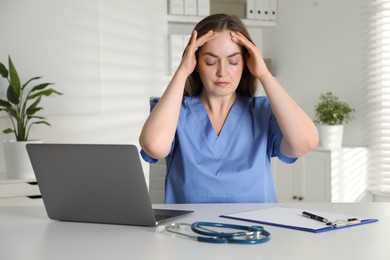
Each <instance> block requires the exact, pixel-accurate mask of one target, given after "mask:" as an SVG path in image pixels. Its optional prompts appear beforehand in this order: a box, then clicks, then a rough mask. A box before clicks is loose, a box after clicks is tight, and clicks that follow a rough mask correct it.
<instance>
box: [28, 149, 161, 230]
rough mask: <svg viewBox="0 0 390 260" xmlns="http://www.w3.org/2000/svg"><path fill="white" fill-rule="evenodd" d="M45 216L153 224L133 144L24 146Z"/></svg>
mask: <svg viewBox="0 0 390 260" xmlns="http://www.w3.org/2000/svg"><path fill="white" fill-rule="evenodd" d="M27 151H28V154H29V156H30V160H31V163H32V166H33V169H34V172H35V175H36V178H37V182H38V185H39V188H40V191H41V194H42V198H43V201H44V204H45V208H46V211H47V214H48V216H49V218H51V219H57V220H65V221H78V222H94V223H110V224H128V225H142V226H152V225H155V224H156V219H155V217H154V214H153V209H152V205H151V202H150V198H149V194H148V190H147V186H146V182H145V177H144V174H143V170H142V166H141V162H140V158H139V152H138V149H137V147H136V146H134V145H106V144H28V145H27Z"/></svg>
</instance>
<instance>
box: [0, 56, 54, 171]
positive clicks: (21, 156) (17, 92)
mask: <svg viewBox="0 0 390 260" xmlns="http://www.w3.org/2000/svg"><path fill="white" fill-rule="evenodd" d="M0 75H1V77H3V78H5V79H6V80H7V81H8V84H9V85H8V88H7V92H6V99H0V112H1V111H4V112H5V113H6V114H7V115H8V117H9V118H10V120H11V124H12V127H10V128H6V129H4V130H3V133H4V134H13V135H14V137H15V140H11V141H5V142H4V143H3V147H4V156H5V162H6V168H7V175H8V177H9V178H31V177H33V176H34V175H33V173H32V169H31V164H30V161H29V158H28V155H27V151H26V148H25V146H26V142H30V141H31V140H30V139H29V132H30V129H31V127H32V126H33V125H37V124H44V125H48V126H50V124H49V123H48V122H47V121H46V118H45V117H42V116H39V115H38V114H37V113H38V112H39V111H41V110H42V109H43V108H42V107H40V106H39V103H40V102H41V99H42V97H44V96H50V95H53V94H57V95H62V93H60V92H58V91H56V90H54V89H52V88H50V86H51V85H53V83H40V84H38V85H35V86H33V87H29V84H30V83H31V82H33V81H35V80H39V79H40V78H41V77H33V78H31V79H30V80H28V81H27V82H26V83H24V84H23V85H22V84H21V82H20V78H19V75H18V73H17V70H16V69H15V66H14V64H13V62H12V60H11V57H9V56H8V69H7V67H6V66H4V65H3V64H2V63H0ZM23 161H25V162H23Z"/></svg>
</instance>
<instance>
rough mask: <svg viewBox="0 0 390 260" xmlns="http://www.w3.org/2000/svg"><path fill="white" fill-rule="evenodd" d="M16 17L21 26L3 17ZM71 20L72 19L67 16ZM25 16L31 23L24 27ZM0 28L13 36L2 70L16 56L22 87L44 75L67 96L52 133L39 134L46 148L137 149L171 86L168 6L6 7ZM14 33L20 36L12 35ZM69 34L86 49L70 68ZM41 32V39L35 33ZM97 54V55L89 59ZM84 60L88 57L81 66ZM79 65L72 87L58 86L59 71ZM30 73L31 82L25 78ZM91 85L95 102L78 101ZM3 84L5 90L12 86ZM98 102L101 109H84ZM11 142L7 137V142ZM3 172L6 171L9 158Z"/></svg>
mask: <svg viewBox="0 0 390 260" xmlns="http://www.w3.org/2000/svg"><path fill="white" fill-rule="evenodd" d="M29 2H33V3H29ZM45 7H46V8H45ZM10 11H12V12H13V14H12V17H14V19H12V20H10V19H5V18H6V17H7V16H5V15H3V14H4V13H5V12H10ZM3 12H4V13H3ZM46 12H47V13H49V15H47V14H46ZM51 12H54V14H50V13H51ZM64 12H66V14H67V15H66V16H65V15H62V13H64ZM19 14H30V15H28V16H27V18H25V19H24V16H23V15H19ZM56 17H58V19H60V20H61V19H62V26H61V27H58V28H53V25H52V24H53V23H54V24H58V23H57V22H55V19H56ZM83 17H84V19H83ZM76 18H80V19H76ZM34 19H36V20H38V22H34ZM11 22H12V23H16V24H17V26H12V25H11V24H10V23H11ZM0 24H1V25H2V26H3V27H2V29H4V30H5V31H6V32H7V33H6V34H4V33H2V36H1V40H0V60H1V62H2V63H6V61H7V55H8V54H10V55H11V56H12V58H13V60H14V63H15V65H16V66H17V68H18V70H19V72H20V74H21V77H22V78H23V81H25V80H27V79H28V78H30V77H32V76H36V75H44V80H47V81H53V82H55V83H56V85H55V87H56V88H57V89H59V90H61V91H62V92H63V93H64V96H63V97H55V98H53V99H55V103H54V105H52V106H51V107H50V106H49V107H45V108H46V109H45V112H46V115H47V117H48V119H49V122H50V123H51V124H52V127H46V126H37V127H35V128H33V131H32V133H31V137H32V138H41V139H43V140H44V141H45V142H84V143H135V144H138V135H139V132H140V130H141V127H142V124H143V122H144V120H145V119H146V117H147V115H148V113H149V103H148V100H149V96H152V95H160V94H161V93H162V91H163V89H164V87H165V86H166V83H167V81H168V78H167V76H166V73H165V55H166V54H165V49H166V33H167V24H166V2H165V1H153V0H144V1H129V0H110V1H104V0H102V1H95V0H71V1H62V0H34V1H30V0H17V1H14V0H1V2H0ZM29 24H30V25H29ZM34 26H40V27H39V28H34ZM12 27H13V28H18V30H19V31H17V30H16V31H15V30H14V31H11V28H12ZM4 30H0V31H2V32H4ZM64 30H65V31H66V32H65V34H66V35H65V36H66V37H67V38H70V39H73V40H74V41H76V42H78V43H79V44H78V45H77V46H76V47H74V48H75V49H74V51H75V52H74V53H68V54H67V55H69V56H70V57H68V59H67V60H66V59H62V53H63V52H64V50H66V49H67V43H63V42H59V41H58V38H59V39H63V38H64V37H63V34H64ZM34 31H35V32H37V34H38V36H37V37H34V33H31V32H34ZM21 35H22V36H21ZM23 35H28V36H29V37H23ZM22 39H23V42H22V43H20V42H19V41H20V40H22ZM50 39H57V40H55V42H56V43H57V45H55V46H53V45H51V44H50V43H47V41H48V40H50ZM5 46H9V48H6V47H5ZM96 46H97V47H98V48H97V49H98V52H97V55H93V54H92V55H88V53H90V52H91V49H95V48H96ZM28 50H31V52H29V51H28ZM83 53H84V54H85V55H87V56H86V57H80V58H78V57H79V56H78V55H79V54H83ZM72 55H73V56H72ZM53 56H54V57H53ZM56 58H57V59H60V61H56ZM83 58H84V60H82V61H81V62H78V61H79V60H80V59H83ZM85 59H87V60H85ZM63 63H65V64H63ZM76 65H77V70H72V71H71V72H72V73H70V74H69V75H67V78H66V79H63V78H61V80H57V79H58V78H57V77H56V75H55V71H56V68H63V70H71V69H72V68H73V67H75V66H76ZM82 65H84V66H82ZM91 68H93V69H91ZM96 68H97V69H96ZM52 72H53V73H52ZM93 72H96V73H95V74H92V73H93ZM23 73H25V74H27V75H28V76H24V77H23V76H22V74H23ZM89 82H93V83H95V84H96V85H95V86H94V87H96V88H97V89H98V91H96V90H93V91H92V97H83V99H81V100H80V99H77V98H76V97H75V96H74V94H75V93H76V94H77V93H78V91H80V92H81V90H82V89H83V88H84V87H85V85H88V84H89ZM0 84H2V85H1V88H2V89H4V88H5V85H6V83H5V82H4V81H1V83H0ZM75 86H76V87H75ZM3 94H4V93H3ZM69 95H70V96H71V98H69ZM91 98H92V99H94V101H95V103H94V104H93V106H94V107H92V108H91V109H85V106H87V105H88V104H89V102H88V99H91ZM49 99H52V97H50V98H49ZM83 101H85V102H83ZM58 107H60V108H61V109H58ZM69 107H70V108H71V109H69ZM75 108H76V109H75ZM78 109H79V110H80V111H78ZM69 111H70V112H69ZM6 126H7V127H8V126H9V122H8V118H6V117H4V116H2V117H0V129H4V128H5V127H6ZM10 138H11V136H10V135H4V134H2V133H1V134H0V140H4V139H10ZM0 150H1V149H0ZM1 171H5V167H4V160H3V155H2V150H1V152H0V172H1Z"/></svg>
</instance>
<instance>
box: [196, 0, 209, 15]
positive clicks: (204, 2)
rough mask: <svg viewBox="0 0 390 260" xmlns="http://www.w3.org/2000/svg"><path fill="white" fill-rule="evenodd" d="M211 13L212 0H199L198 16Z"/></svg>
mask: <svg viewBox="0 0 390 260" xmlns="http://www.w3.org/2000/svg"><path fill="white" fill-rule="evenodd" d="M209 14H210V0H198V16H208V15H209Z"/></svg>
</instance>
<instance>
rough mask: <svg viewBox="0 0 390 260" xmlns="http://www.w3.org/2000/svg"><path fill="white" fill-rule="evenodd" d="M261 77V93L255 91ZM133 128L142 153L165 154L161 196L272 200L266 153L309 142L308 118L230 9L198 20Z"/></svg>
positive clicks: (303, 149)
mask: <svg viewBox="0 0 390 260" xmlns="http://www.w3.org/2000/svg"><path fill="white" fill-rule="evenodd" d="M258 82H260V83H261V86H262V87H263V88H264V91H265V93H266V96H255V94H256V92H257V85H258V84H257V83H258ZM151 105H152V111H151V113H150V115H149V117H148V119H147V120H146V122H145V124H144V127H143V129H142V132H141V135H140V139H139V140H140V145H141V147H142V150H141V155H142V157H143V158H144V159H145V160H146V161H148V162H150V163H153V162H156V160H158V159H163V158H165V159H166V165H167V177H166V190H165V192H166V194H165V202H166V203H250V202H277V197H276V194H275V189H274V183H273V178H272V174H271V165H270V158H271V157H275V156H276V157H278V158H279V159H280V160H282V161H283V162H286V163H293V162H295V161H296V160H297V158H298V157H300V156H303V155H304V154H306V153H307V152H309V151H310V150H312V149H313V148H315V147H316V145H317V142H318V133H317V130H316V127H315V126H314V125H313V123H312V120H311V119H310V118H309V117H308V116H307V115H306V114H305V113H304V111H303V110H302V109H301V108H300V107H299V106H298V105H297V104H296V103H295V102H294V100H293V99H292V98H291V97H290V96H289V95H288V93H287V92H286V91H285V90H284V89H283V88H282V86H281V85H280V84H279V83H278V81H277V80H276V79H275V78H274V77H273V76H272V74H271V73H270V72H269V70H268V69H267V66H266V65H265V63H264V60H263V57H262V54H261V52H260V50H259V49H258V48H257V47H256V46H255V45H254V43H253V41H252V40H251V37H250V35H249V33H248V31H247V29H246V28H245V26H244V25H243V23H242V22H241V20H240V19H239V18H237V17H235V16H230V15H226V14H216V15H210V16H208V17H206V18H204V19H203V20H202V21H200V22H199V23H198V24H197V25H196V26H195V29H194V31H193V33H192V37H191V39H190V41H189V43H188V45H187V47H186V49H185V51H184V54H183V57H182V61H181V63H180V65H179V67H178V69H177V71H176V72H175V74H174V75H173V77H172V79H171V81H170V83H169V84H168V86H167V88H166V90H165V92H164V93H163V95H162V96H161V98H160V99H159V100H154V101H152V104H151Z"/></svg>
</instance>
